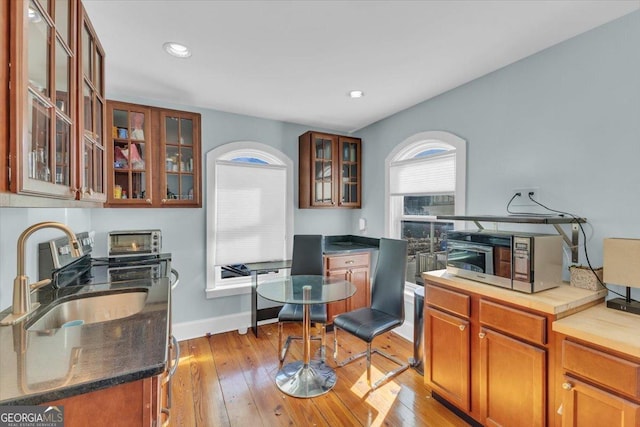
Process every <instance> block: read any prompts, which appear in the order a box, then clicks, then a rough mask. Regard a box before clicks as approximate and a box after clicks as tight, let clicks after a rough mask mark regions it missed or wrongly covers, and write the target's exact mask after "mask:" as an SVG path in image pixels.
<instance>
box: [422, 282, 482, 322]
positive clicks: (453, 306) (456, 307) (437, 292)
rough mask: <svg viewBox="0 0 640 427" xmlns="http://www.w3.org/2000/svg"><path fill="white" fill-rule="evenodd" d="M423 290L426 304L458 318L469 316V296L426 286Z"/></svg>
mask: <svg viewBox="0 0 640 427" xmlns="http://www.w3.org/2000/svg"><path fill="white" fill-rule="evenodd" d="M424 288H425V289H424V298H425V302H426V303H427V304H429V305H431V306H433V307H438V308H441V309H443V310H446V311H449V312H451V313H455V314H458V315H460V316H464V317H469V316H470V314H471V309H470V307H471V297H469V295H465V294H461V293H458V292H454V291H450V290H448V289H443V288H440V287H437V286H433V285H428V284H427V285H425V287H424Z"/></svg>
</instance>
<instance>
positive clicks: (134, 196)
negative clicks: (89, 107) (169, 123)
mask: <svg viewBox="0 0 640 427" xmlns="http://www.w3.org/2000/svg"><path fill="white" fill-rule="evenodd" d="M108 110H109V117H110V118H111V141H112V142H111V145H110V147H109V153H108V154H109V155H108V159H109V160H108V161H109V162H110V165H112V166H113V169H111V170H112V171H113V172H112V173H111V174H110V175H111V176H110V177H109V179H108V187H109V188H108V193H107V195H108V201H109V204H112V205H139V204H151V203H152V194H151V193H152V190H151V171H152V163H151V151H152V150H151V144H150V140H149V138H150V136H151V126H150V119H151V111H150V110H149V109H147V108H144V107H141V106H138V105H133V104H126V103H120V102H109V104H108Z"/></svg>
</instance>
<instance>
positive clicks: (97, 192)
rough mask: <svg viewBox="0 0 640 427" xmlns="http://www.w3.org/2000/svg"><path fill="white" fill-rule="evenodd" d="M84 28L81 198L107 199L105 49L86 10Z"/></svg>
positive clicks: (82, 43)
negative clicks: (105, 169)
mask: <svg viewBox="0 0 640 427" xmlns="http://www.w3.org/2000/svg"><path fill="white" fill-rule="evenodd" d="M81 12H82V28H81V30H80V33H79V35H80V49H79V51H80V59H79V60H80V67H79V69H80V73H81V76H80V77H81V79H80V81H81V85H82V87H81V88H79V90H81V91H82V95H81V96H80V98H79V99H80V101H79V102H80V109H79V110H80V114H81V115H82V118H81V120H80V124H81V126H80V127H81V131H80V138H81V144H80V145H81V147H82V153H81V156H80V173H79V175H80V178H79V179H80V182H81V183H80V197H79V198H80V199H82V200H93V201H102V202H104V201H105V200H106V199H107V196H106V194H105V193H106V189H105V176H104V167H105V158H106V157H105V146H104V137H105V135H104V126H103V123H104V122H105V107H104V106H105V98H104V79H103V76H104V50H103V49H102V47H101V46H100V42H99V40H98V38H97V36H96V33H95V31H94V30H93V26H92V25H91V22H90V21H89V18H88V17H87V14H86V13H85V11H84V7H82V8H81Z"/></svg>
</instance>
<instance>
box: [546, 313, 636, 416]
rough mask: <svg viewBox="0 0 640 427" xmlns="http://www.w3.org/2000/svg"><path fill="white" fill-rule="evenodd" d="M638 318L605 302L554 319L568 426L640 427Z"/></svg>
mask: <svg viewBox="0 0 640 427" xmlns="http://www.w3.org/2000/svg"><path fill="white" fill-rule="evenodd" d="M638 322H640V318H638V316H637V315H635V314H630V313H623V312H621V311H617V310H613V309H610V308H607V307H606V306H605V305H604V304H601V305H598V306H596V307H593V308H590V309H588V310H585V311H582V312H580V313H577V314H575V315H573V316H569V317H567V318H564V319H561V320H558V321H556V322H554V324H553V330H554V331H555V332H556V333H557V335H558V338H557V339H558V343H559V345H560V346H562V356H561V358H559V360H558V365H559V369H558V370H559V372H560V373H561V376H559V377H558V378H557V379H556V384H555V386H556V388H557V389H558V390H559V392H560V393H561V395H562V401H561V406H560V411H559V412H561V413H562V426H563V427H569V426H585V425H610V426H620V427H631V426H633V427H638V426H640V336H639V335H638V332H637V325H638Z"/></svg>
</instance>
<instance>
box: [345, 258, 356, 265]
mask: <svg viewBox="0 0 640 427" xmlns="http://www.w3.org/2000/svg"><path fill="white" fill-rule="evenodd" d="M344 263H345V264H354V263H355V261H354V260H352V259H350V260H349V261H345V262H344Z"/></svg>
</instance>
